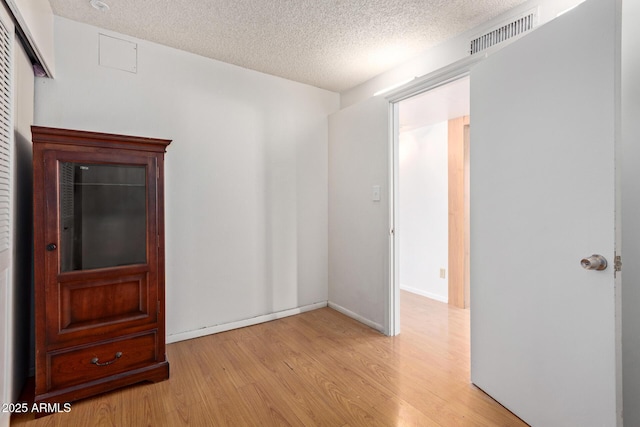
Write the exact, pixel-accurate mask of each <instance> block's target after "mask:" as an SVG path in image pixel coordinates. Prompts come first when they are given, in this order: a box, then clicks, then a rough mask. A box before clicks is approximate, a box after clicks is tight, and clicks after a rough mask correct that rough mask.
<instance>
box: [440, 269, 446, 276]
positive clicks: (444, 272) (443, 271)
mask: <svg viewBox="0 0 640 427" xmlns="http://www.w3.org/2000/svg"><path fill="white" fill-rule="evenodd" d="M445 277H447V269H446V268H441V269H440V278H441V279H444V278H445Z"/></svg>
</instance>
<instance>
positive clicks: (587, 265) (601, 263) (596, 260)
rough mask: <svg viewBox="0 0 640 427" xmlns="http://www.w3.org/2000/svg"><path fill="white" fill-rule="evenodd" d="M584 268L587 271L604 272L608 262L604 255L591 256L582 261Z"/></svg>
mask: <svg viewBox="0 0 640 427" xmlns="http://www.w3.org/2000/svg"><path fill="white" fill-rule="evenodd" d="M580 265H581V266H582V268H584V269H586V270H604V269H605V268H607V260H606V259H605V258H604V257H603V256H602V255H595V254H594V255H591V256H590V257H589V258H584V259H582V260H581V261H580Z"/></svg>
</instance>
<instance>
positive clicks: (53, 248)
mask: <svg viewBox="0 0 640 427" xmlns="http://www.w3.org/2000/svg"><path fill="white" fill-rule="evenodd" d="M56 248H57V246H56V244H55V243H49V244H48V245H47V250H48V251H49V252H51V251H55V250H56Z"/></svg>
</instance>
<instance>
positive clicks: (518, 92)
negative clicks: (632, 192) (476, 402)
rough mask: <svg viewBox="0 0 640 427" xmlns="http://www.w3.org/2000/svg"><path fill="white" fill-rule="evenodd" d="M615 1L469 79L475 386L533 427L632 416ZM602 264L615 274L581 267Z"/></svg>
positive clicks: (564, 22)
mask: <svg viewBox="0 0 640 427" xmlns="http://www.w3.org/2000/svg"><path fill="white" fill-rule="evenodd" d="M616 3H617V2H614V1H610V0H588V1H587V2H585V3H583V4H581V5H580V6H578V7H577V8H576V9H574V10H572V11H570V12H568V13H566V14H564V15H562V16H560V17H559V18H557V19H555V20H554V21H551V22H550V23H548V24H546V25H544V26H542V27H541V28H539V29H537V30H536V31H534V32H533V33H531V34H530V35H528V36H526V37H524V38H522V39H521V40H519V41H517V42H515V43H513V44H512V45H510V46H508V47H506V48H505V49H503V50H501V51H500V52H498V53H496V54H495V55H493V56H490V57H489V58H488V59H487V60H486V61H483V62H482V63H480V64H479V65H477V66H475V67H474V68H473V69H472V71H471V121H472V126H471V140H472V141H473V142H472V144H471V294H472V295H471V301H472V306H471V379H472V382H473V383H475V384H476V385H477V386H479V387H480V388H482V389H483V390H485V391H486V392H487V393H488V394H490V395H491V396H493V397H494V398H495V399H496V400H498V401H499V402H500V403H502V404H503V405H504V406H506V407H507V408H508V409H510V410H511V411H513V412H514V413H515V414H516V415H518V416H520V417H521V418H522V419H523V420H524V421H526V422H527V423H529V424H531V425H534V426H555V425H558V426H614V425H616V424H618V423H619V422H620V417H621V391H620V390H621V384H620V380H619V378H620V369H621V367H620V363H619V361H620V359H619V358H620V348H619V339H618V337H619V332H620V331H619V328H618V327H617V324H616V316H617V313H618V308H619V304H618V303H617V299H616V295H617V294H619V286H618V283H619V278H618V279H615V277H614V276H615V275H614V254H615V251H616V241H615V227H616V211H617V209H616V196H615V176H616V171H615V163H616V159H615V156H614V154H615V153H614V152H615V146H616V129H617V124H616V114H617V113H616V103H617V95H616V85H617V84H618V78H617V74H616V73H617V70H618V64H619V53H618V50H617V47H616V46H617V44H618V39H617V30H618V28H617V27H618V25H619V22H620V21H619V16H618V10H617V9H616ZM592 254H600V255H602V256H604V257H605V258H606V260H607V261H608V263H609V265H608V267H607V268H606V270H603V271H594V270H587V269H585V268H583V267H582V266H581V259H583V258H586V257H588V256H590V255H592Z"/></svg>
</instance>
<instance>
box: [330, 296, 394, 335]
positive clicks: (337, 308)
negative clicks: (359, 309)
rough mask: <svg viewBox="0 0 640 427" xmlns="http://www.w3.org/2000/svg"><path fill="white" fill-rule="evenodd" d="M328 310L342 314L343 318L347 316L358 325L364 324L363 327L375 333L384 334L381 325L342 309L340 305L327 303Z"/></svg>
mask: <svg viewBox="0 0 640 427" xmlns="http://www.w3.org/2000/svg"><path fill="white" fill-rule="evenodd" d="M329 308H332V309H334V310H335V311H339V312H340V313H342V314H344V315H345V316H349V317H351V318H352V319H354V320H357V321H358V322H360V323H364V324H365V325H367V326H369V327H370V328H373V329H375V330H376V331H380V332H381V333H383V334H384V333H385V332H384V328H383V327H382V325H380V324H378V323H376V322H373V321H371V320H369V319H366V318H364V317H362V316H360V315H359V314H356V313H354V312H353V311H351V310H347V309H346V308H344V307H342V306H340V305H338V304H336V303H333V302H331V301H329Z"/></svg>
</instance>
